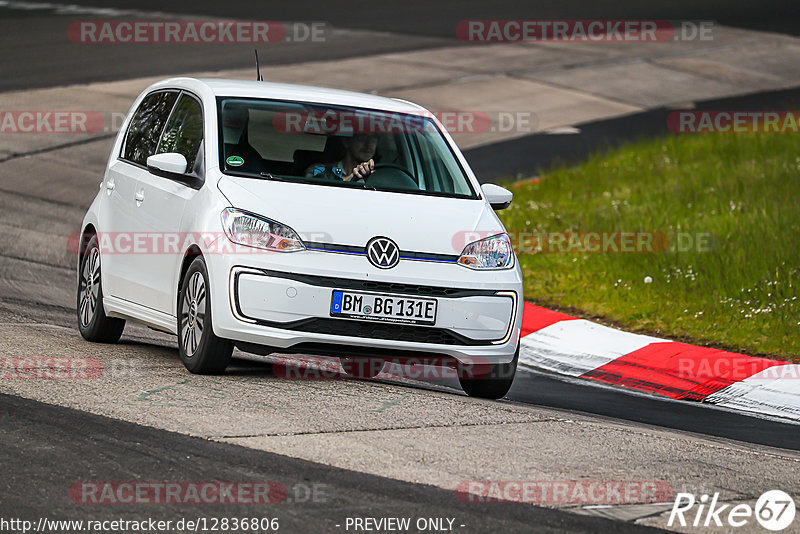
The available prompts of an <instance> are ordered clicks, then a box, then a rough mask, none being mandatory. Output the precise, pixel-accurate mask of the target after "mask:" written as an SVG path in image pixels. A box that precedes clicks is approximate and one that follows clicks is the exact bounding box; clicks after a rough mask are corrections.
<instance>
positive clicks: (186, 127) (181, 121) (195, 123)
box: [156, 94, 203, 172]
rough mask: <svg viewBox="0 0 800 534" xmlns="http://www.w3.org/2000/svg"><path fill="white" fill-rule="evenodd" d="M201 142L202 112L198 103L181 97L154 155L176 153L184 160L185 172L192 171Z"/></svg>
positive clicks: (185, 96)
mask: <svg viewBox="0 0 800 534" xmlns="http://www.w3.org/2000/svg"><path fill="white" fill-rule="evenodd" d="M202 142H203V110H202V109H201V107H200V102H198V101H197V100H196V99H195V98H192V97H191V96H189V95H186V94H183V95H181V98H180V100H178V105H177V106H175V111H173V112H172V116H170V118H169V122H167V127H166V129H164V135H162V136H161V142H160V143H159V145H158V150H157V151H156V154H162V153H164V152H177V153H179V154H183V156H184V157H185V158H186V163H187V166H186V168H187V170H188V172H191V171H192V169H194V164H195V160H196V159H197V153H198V150H199V149H200V144H201V143H202Z"/></svg>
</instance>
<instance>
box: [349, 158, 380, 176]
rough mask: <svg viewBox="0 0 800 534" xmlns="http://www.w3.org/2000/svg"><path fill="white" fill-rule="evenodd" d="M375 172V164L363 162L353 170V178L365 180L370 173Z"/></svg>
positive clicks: (371, 161) (370, 161)
mask: <svg viewBox="0 0 800 534" xmlns="http://www.w3.org/2000/svg"><path fill="white" fill-rule="evenodd" d="M374 170H375V162H374V161H373V160H369V161H365V162H364V163H359V164H358V165H356V166H355V167H354V168H353V175H352V176H353V178H354V179H356V180H366V179H367V176H369V175H370V174H372V171H374Z"/></svg>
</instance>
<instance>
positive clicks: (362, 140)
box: [306, 133, 378, 182]
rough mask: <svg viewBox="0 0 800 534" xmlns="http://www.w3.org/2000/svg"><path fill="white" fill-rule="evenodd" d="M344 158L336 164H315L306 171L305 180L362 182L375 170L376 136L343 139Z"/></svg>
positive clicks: (364, 135)
mask: <svg viewBox="0 0 800 534" xmlns="http://www.w3.org/2000/svg"><path fill="white" fill-rule="evenodd" d="M342 142H343V144H344V148H345V154H344V157H342V160H341V161H338V162H336V163H315V164H313V165H310V166H309V167H308V169H306V178H329V179H334V180H343V181H345V182H350V181H353V182H359V181H360V182H363V181H366V180H367V177H368V176H369V175H370V174H372V171H374V170H375V159H374V158H375V150H376V149H377V147H378V136H377V135H376V134H371V133H357V134H353V137H347V138H344V139H343V141H342Z"/></svg>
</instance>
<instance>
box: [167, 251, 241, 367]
mask: <svg viewBox="0 0 800 534" xmlns="http://www.w3.org/2000/svg"><path fill="white" fill-rule="evenodd" d="M208 288H209V284H208V270H207V269H206V262H205V261H204V260H203V258H202V257H198V258H197V259H195V260H194V261H193V262H192V264H191V265H190V266H189V270H188V271H186V276H184V278H183V283H182V284H181V290H180V293H179V300H178V351H179V352H180V355H181V360H182V361H183V365H185V366H186V368H187V369H188V370H189V371H191V372H192V373H197V374H219V373H222V372H223V371H225V368H226V367H228V363H230V361H231V353H233V343H232V342H230V341H229V340H227V339H222V338H219V337H217V336H216V335H215V334H214V329H213V326H212V324H211V295H209V292H208Z"/></svg>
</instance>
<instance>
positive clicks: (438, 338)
mask: <svg viewBox="0 0 800 534" xmlns="http://www.w3.org/2000/svg"><path fill="white" fill-rule="evenodd" d="M291 330H299V331H301V332H311V333H314V334H330V335H334V336H352V337H366V338H371V339H386V340H391V341H408V342H414V343H435V344H437V345H483V344H485V342H483V341H477V340H472V339H469V338H467V337H464V336H461V335H458V334H456V333H455V332H451V331H449V330H445V329H444V328H432V327H423V326H413V325H402V324H385V323H378V322H375V323H372V322H367V321H351V320H347V319H322V318H318V319H310V320H308V321H303V322H302V324H297V325H295V326H294V327H293V328H291Z"/></svg>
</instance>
